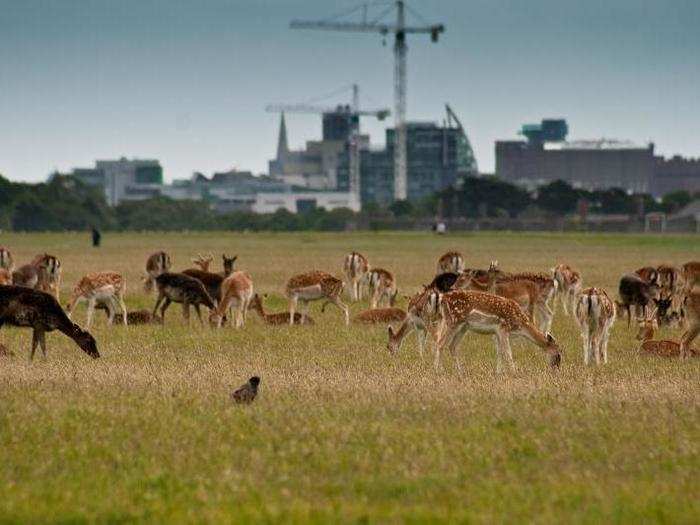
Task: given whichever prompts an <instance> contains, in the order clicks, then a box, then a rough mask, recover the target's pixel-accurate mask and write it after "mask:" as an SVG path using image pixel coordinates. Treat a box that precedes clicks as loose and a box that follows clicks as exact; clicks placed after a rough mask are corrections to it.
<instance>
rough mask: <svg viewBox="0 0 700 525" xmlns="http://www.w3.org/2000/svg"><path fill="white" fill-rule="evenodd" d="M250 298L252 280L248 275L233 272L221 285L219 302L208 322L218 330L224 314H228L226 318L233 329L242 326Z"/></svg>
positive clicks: (251, 296) (251, 294) (251, 295)
mask: <svg viewBox="0 0 700 525" xmlns="http://www.w3.org/2000/svg"><path fill="white" fill-rule="evenodd" d="M252 298H253V280H252V279H251V278H250V275H248V274H247V273H246V272H241V271H236V272H233V273H232V274H231V275H229V276H228V277H226V279H224V282H223V283H221V301H219V304H218V305H217V306H216V308H215V309H214V310H212V311H211V313H210V314H209V322H210V323H211V324H212V326H216V327H217V328H219V327H221V323H222V321H223V319H224V316H225V315H226V312H230V315H229V316H228V318H229V319H231V322H232V323H233V326H234V328H240V327H242V326H244V325H245V321H246V317H247V313H248V305H249V304H250V301H251V299H252Z"/></svg>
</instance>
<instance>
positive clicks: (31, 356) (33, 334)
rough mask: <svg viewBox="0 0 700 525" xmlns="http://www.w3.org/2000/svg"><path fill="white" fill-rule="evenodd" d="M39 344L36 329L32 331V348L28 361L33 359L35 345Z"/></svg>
mask: <svg viewBox="0 0 700 525" xmlns="http://www.w3.org/2000/svg"><path fill="white" fill-rule="evenodd" d="M38 344H39V337H38V335H37V329H36V328H35V329H34V330H33V331H32V349H31V351H30V352H29V361H33V360H34V352H36V346H37V345H38Z"/></svg>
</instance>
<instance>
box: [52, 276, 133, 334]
mask: <svg viewBox="0 0 700 525" xmlns="http://www.w3.org/2000/svg"><path fill="white" fill-rule="evenodd" d="M125 292H126V282H125V281H124V278H123V277H122V276H121V275H120V274H118V273H116V272H97V273H89V274H87V275H86V276H84V277H83V278H82V279H80V281H78V284H76V285H75V287H74V288H73V293H72V295H71V298H70V302H69V303H68V306H67V307H66V310H68V317H69V318H70V317H71V315H72V314H73V310H74V309H75V307H76V306H77V305H78V303H79V302H81V301H87V302H88V308H87V322H86V323H85V327H86V328H88V329H89V328H90V326H91V325H92V316H93V314H94V312H95V305H96V304H97V303H98V302H100V303H102V304H104V305H105V306H106V307H107V309H108V310H109V323H110V324H112V322H113V320H114V309H115V307H117V306H118V307H119V309H120V311H121V313H122V314H123V315H122V319H123V321H124V324H126V323H127V317H126V315H125V314H126V305H125V304H124V293H125Z"/></svg>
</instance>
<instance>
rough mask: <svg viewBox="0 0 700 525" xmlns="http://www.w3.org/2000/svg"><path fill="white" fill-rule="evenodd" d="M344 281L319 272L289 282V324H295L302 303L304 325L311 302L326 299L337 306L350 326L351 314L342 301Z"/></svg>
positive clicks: (294, 278)
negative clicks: (295, 315)
mask: <svg viewBox="0 0 700 525" xmlns="http://www.w3.org/2000/svg"><path fill="white" fill-rule="evenodd" d="M343 287H344V284H343V281H341V280H340V279H337V278H335V277H333V276H332V275H331V274H329V273H326V272H322V271H319V270H313V271H311V272H307V273H302V274H299V275H295V276H294V277H292V278H291V279H289V281H287V286H286V289H285V293H286V295H287V298H288V299H289V324H290V325H291V324H294V311H295V310H296V307H297V304H298V303H301V318H302V322H301V324H304V321H305V319H306V317H307V316H308V311H309V302H311V301H318V300H320V299H325V300H326V302H328V303H331V304H334V305H335V306H337V307H338V308H339V309H340V310H341V311H342V312H343V314H344V315H345V324H346V325H349V324H350V312H349V310H348V307H347V306H346V305H345V304H344V303H343V301H341V299H340V294H341V293H342V291H343Z"/></svg>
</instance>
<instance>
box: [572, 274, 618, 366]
mask: <svg viewBox="0 0 700 525" xmlns="http://www.w3.org/2000/svg"><path fill="white" fill-rule="evenodd" d="M574 316H575V317H576V321H577V322H578V326H579V329H580V330H581V338H582V339H583V363H584V364H585V365H588V364H589V363H591V362H592V361H593V360H595V364H597V365H600V364H601V363H603V364H606V363H607V362H608V339H609V338H610V329H611V328H612V325H613V324H614V323H615V304H614V303H613V301H612V299H610V297H609V296H608V294H607V293H606V291H605V290H603V289H602V288H586V289H584V290H582V291H581V293H580V294H579V295H578V296H577V299H576V306H575V308H574Z"/></svg>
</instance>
